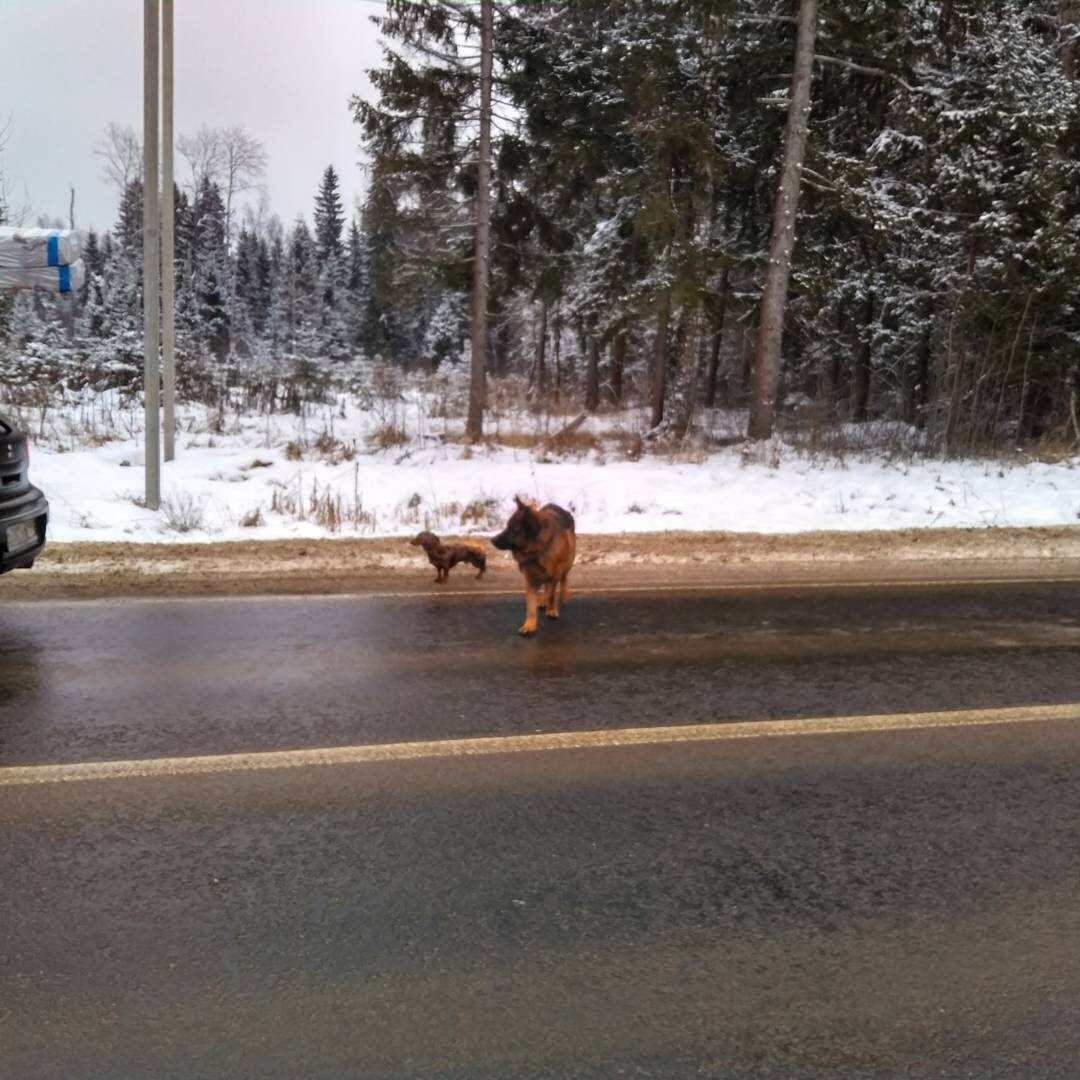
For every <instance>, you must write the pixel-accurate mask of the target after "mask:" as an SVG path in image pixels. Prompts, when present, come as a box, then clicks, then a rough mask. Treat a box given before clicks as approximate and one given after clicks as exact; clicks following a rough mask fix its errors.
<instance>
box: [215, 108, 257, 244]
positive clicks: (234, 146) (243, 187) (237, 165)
mask: <svg viewBox="0 0 1080 1080" xmlns="http://www.w3.org/2000/svg"><path fill="white" fill-rule="evenodd" d="M219 134H220V145H221V169H222V186H223V187H224V189H225V190H224V194H225V235H226V236H231V235H232V221H233V200H234V199H235V198H236V196H237V195H239V194H240V193H241V192H243V191H250V190H251V189H252V188H256V187H258V186H259V183H260V181H261V180H262V178H263V176H265V174H266V150H265V148H264V147H263V144H262V143H261V142H259V140H258V139H256V138H255V137H254V136H253V135H249V134H248V133H247V132H246V131H245V130H244V129H243V128H242V127H240V125H239V124H233V125H232V126H231V127H227V128H222V129H221V131H220V133H219Z"/></svg>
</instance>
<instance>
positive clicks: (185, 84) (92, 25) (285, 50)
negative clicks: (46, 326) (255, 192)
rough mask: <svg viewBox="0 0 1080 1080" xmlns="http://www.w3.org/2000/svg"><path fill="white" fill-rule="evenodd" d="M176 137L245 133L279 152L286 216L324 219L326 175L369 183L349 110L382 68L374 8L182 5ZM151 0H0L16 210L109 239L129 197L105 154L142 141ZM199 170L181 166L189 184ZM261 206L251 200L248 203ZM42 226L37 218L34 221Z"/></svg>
mask: <svg viewBox="0 0 1080 1080" xmlns="http://www.w3.org/2000/svg"><path fill="white" fill-rule="evenodd" d="M174 9H175V13H176V14H175V27H176V31H175V66H176V78H175V125H176V133H177V134H178V135H179V134H183V133H189V132H191V133H193V132H194V131H195V130H196V129H197V128H198V127H199V126H200V125H201V124H207V125H209V126H211V127H224V126H226V125H230V124H240V125H241V126H242V127H243V128H244V129H245V130H246V131H247V132H248V134H249V135H252V136H254V137H255V138H257V139H259V140H260V141H261V142H262V144H263V146H264V147H265V148H266V152H267V156H268V159H269V160H268V165H267V173H266V181H265V182H266V188H267V193H268V196H269V200H270V208H271V210H272V211H274V212H275V213H277V214H278V215H280V217H281V218H282V220H283V221H284V222H285V223H286V224H288V223H289V222H291V221H292V219H293V218H295V217H296V215H297V214H298V213H303V214H304V216H305V217H306V218H307V219H308V221H309V222H310V221H311V215H312V204H313V201H314V198H315V192H316V189H317V188H318V184H319V180H320V178H321V175H322V173H323V170H324V169H325V168H326V166H327V165H333V166H334V169H335V170H336V171H337V173H338V176H339V177H340V178H341V189H342V201H343V202H344V204H345V209H346V213H347V214H350V213H351V208H352V205H353V201H354V197H355V196H356V195H357V194H358V193H359V192H360V190H361V189H362V186H363V181H362V176H361V172H360V168H359V166H358V162H359V161H360V158H361V153H360V150H359V128H358V127H357V125H356V124H354V123H353V121H352V115H351V113H350V111H349V109H348V101H349V97H350V96H351V95H352V94H354V93H365V94H366V93H368V91H369V86H368V83H367V80H366V78H365V77H364V74H363V72H364V70H365V69H366V68H369V67H372V66H374V65H376V64H377V63H378V61H379V58H380V52H379V47H378V37H377V33H376V30H375V27H374V26H373V25H372V24H371V23H370V22H369V21H368V16H370V15H372V14H377V13H379V12H380V11H381V10H382V8H381V5H379V4H376V3H372V2H370V0H175V4H174ZM142 18H143V0H0V129H3V128H4V127H5V124H6V126H7V129H8V130H7V134H6V137H4V139H3V141H4V147H3V150H2V151H0V171H2V172H3V174H4V176H5V178H6V180H7V186H8V189H9V193H10V195H11V201H12V203H13V204H15V205H21V204H23V203H27V202H28V203H29V204H30V207H31V209H32V212H33V216H34V217H36V216H37V215H38V214H48V215H49V216H50V217H61V218H63V219H64V220H65V222H66V220H67V212H68V201H69V186H70V185H72V184H74V185H75V223H76V225H77V226H78V227H79V228H87V227H91V226H92V227H93V228H95V229H97V230H99V231H103V230H104V229H106V228H111V227H112V226H113V224H114V222H115V219H116V211H117V204H118V195H117V193H116V191H115V189H113V188H111V187H110V186H109V185H108V184H107V183H106V182H105V180H104V179H102V175H101V173H102V167H101V166H102V163H101V161H100V159H98V158H97V157H95V156H94V155H93V153H92V149H93V146H94V144H95V143H96V142H97V141H98V140H99V138H100V137H101V134H102V132H103V130H104V128H105V126H106V124H108V123H109V122H110V121H116V122H117V123H119V124H124V125H127V124H130V125H131V126H132V127H134V128H135V130H136V131H137V133H138V135H139V138H140V139H141V138H142V123H143V120H142V65H143V61H142V33H143V31H142ZM184 169H185V163H184V161H183V159H181V158H179V157H178V158H177V162H176V170H177V179H178V181H179V180H182V179H183V178H184V172H183V170H184ZM247 197H250V196H247ZM30 223H32V221H31V222H30Z"/></svg>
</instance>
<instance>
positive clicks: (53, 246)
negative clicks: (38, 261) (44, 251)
mask: <svg viewBox="0 0 1080 1080" xmlns="http://www.w3.org/2000/svg"><path fill="white" fill-rule="evenodd" d="M47 248H48V253H49V265H50V266H59V265H60V230H59V229H53V231H52V232H51V233H49V239H48V241H47Z"/></svg>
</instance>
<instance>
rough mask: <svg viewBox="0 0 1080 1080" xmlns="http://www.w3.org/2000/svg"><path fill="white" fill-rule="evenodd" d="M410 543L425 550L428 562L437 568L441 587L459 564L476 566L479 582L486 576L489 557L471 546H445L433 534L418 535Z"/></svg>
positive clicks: (437, 581) (436, 578)
mask: <svg viewBox="0 0 1080 1080" xmlns="http://www.w3.org/2000/svg"><path fill="white" fill-rule="evenodd" d="M409 543H410V544H412V545H413V547H422V548H423V549H424V552H425V554H426V555H427V557H428V561H429V562H430V563H431V565H432V566H434V567H435V570H436V574H435V581H436V583H437V584H439V585H442V584H443V582H445V581H446V579H447V578H448V577H449V576H450V571H451V570H452V569H453V568H454V567H455V566H457V564H458V563H459V562H463V563H470V564H471V565H472V566H475V567H476V568H477V569H478V570H479V571H480V573H479V574H477V575H476V577H477V580H479V579H480V578H482V577H483V576H484V571H485V570H486V569H487V556H486V555H485V554H484V553H483V552H482V551H481V550H480V549H479V548H475V547H471V546H470V545H469V544H444V543H443V542H442V541H441V540H440V539H439V538H438V537H437V536H436V535H435V534H434V533H433V532H422V533H417V534H416V536H414V537H413V538H412V539H411V540H410V541H409Z"/></svg>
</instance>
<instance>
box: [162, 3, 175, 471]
mask: <svg viewBox="0 0 1080 1080" xmlns="http://www.w3.org/2000/svg"><path fill="white" fill-rule="evenodd" d="M161 84H162V87H161V320H162V321H161V365H162V372H163V375H162V380H163V387H164V393H165V401H164V405H165V408H164V416H163V423H164V425H165V430H164V436H165V460H166V461H172V459H173V458H174V457H176V321H175V316H176V282H175V275H174V272H173V271H174V267H173V247H174V244H173V235H174V233H173V217H174V214H173V0H161Z"/></svg>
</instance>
